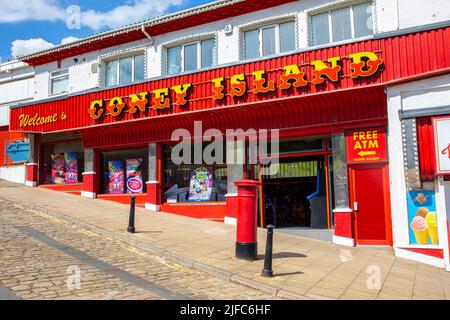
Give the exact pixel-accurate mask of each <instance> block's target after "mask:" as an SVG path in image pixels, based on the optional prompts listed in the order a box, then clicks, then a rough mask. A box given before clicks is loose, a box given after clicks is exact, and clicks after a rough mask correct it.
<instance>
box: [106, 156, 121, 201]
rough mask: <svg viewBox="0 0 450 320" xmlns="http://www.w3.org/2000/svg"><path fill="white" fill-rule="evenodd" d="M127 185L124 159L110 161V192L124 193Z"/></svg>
mask: <svg viewBox="0 0 450 320" xmlns="http://www.w3.org/2000/svg"><path fill="white" fill-rule="evenodd" d="M124 187H125V182H124V172H123V165H122V161H117V160H113V161H108V193H109V194H122V193H123V190H124Z"/></svg>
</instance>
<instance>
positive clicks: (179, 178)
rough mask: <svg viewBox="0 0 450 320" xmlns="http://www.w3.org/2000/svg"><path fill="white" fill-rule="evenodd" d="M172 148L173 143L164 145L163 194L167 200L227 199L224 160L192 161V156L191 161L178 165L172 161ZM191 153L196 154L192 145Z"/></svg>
mask: <svg viewBox="0 0 450 320" xmlns="http://www.w3.org/2000/svg"><path fill="white" fill-rule="evenodd" d="M172 149H173V146H166V147H165V148H164V195H165V199H166V201H167V202H172V203H173V202H210V201H212V202H214V201H225V194H226V193H227V165H226V164H225V163H223V164H218V163H216V164H212V165H206V164H193V163H194V161H193V159H192V161H190V163H181V164H180V165H177V164H175V163H174V162H173V161H172ZM191 154H192V155H193V154H194V152H193V146H192V152H191ZM224 155H225V151H224ZM224 159H225V157H224Z"/></svg>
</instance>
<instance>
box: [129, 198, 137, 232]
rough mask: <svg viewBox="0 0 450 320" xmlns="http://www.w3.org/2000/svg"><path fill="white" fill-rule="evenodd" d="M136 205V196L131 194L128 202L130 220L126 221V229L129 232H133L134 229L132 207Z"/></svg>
mask: <svg viewBox="0 0 450 320" xmlns="http://www.w3.org/2000/svg"><path fill="white" fill-rule="evenodd" d="M135 207H136V197H135V196H132V197H131V203H130V221H129V222H128V229H127V231H128V232H129V233H135V231H136V230H135V229H134V209H135Z"/></svg>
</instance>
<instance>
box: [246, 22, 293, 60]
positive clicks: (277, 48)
mask: <svg viewBox="0 0 450 320" xmlns="http://www.w3.org/2000/svg"><path fill="white" fill-rule="evenodd" d="M289 22H292V23H294V25H295V36H294V38H295V48H294V50H292V51H295V50H297V47H298V45H297V22H296V21H295V19H292V20H286V21H280V22H277V23H272V24H268V25H263V26H261V27H258V28H249V29H246V30H243V32H244V36H243V39H244V45H243V46H244V59H245V60H251V59H256V58H247V52H246V50H245V48H246V43H245V33H246V32H250V31H255V30H258V42H259V43H258V51H259V56H258V57H257V58H262V57H270V56H273V55H277V54H280V53H284V52H281V37H280V25H282V24H284V23H289ZM270 28H275V53H274V54H271V55H267V56H265V55H264V54H263V30H264V29H270ZM286 52H289V51H286Z"/></svg>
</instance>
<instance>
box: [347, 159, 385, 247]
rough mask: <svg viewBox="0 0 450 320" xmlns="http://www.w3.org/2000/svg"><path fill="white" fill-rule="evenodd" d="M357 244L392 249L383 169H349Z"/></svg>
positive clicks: (382, 167)
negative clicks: (388, 246) (383, 246)
mask: <svg viewBox="0 0 450 320" xmlns="http://www.w3.org/2000/svg"><path fill="white" fill-rule="evenodd" d="M350 178H351V191H352V192H351V205H352V206H353V210H354V215H355V241H356V243H357V244H362V245H364V244H367V245H392V226H391V219H390V200H389V178H388V167H387V165H384V164H383V165H362V166H353V167H351V168H350Z"/></svg>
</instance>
